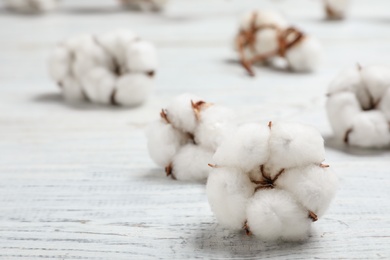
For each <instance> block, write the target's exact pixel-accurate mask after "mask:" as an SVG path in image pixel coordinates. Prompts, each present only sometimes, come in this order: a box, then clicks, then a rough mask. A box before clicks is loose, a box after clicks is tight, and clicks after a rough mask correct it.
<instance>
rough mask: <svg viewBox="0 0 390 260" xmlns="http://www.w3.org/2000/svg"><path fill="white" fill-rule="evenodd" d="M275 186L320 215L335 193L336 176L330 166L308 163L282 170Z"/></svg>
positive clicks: (336, 185) (336, 186)
mask: <svg viewBox="0 0 390 260" xmlns="http://www.w3.org/2000/svg"><path fill="white" fill-rule="evenodd" d="M276 186H277V187H278V188H279V189H283V190H285V191H288V192H290V193H291V194H292V195H293V197H294V198H295V200H296V201H298V202H300V203H301V204H302V205H303V206H304V207H305V208H306V209H308V210H310V211H312V212H314V213H315V214H316V215H317V216H318V217H321V216H323V215H324V213H325V211H326V210H327V209H328V207H329V205H330V203H331V201H332V200H333V198H334V196H335V194H336V191H337V188H338V178H337V176H336V174H335V173H334V172H333V171H332V170H331V168H322V167H320V166H318V165H310V166H307V167H300V168H294V169H290V170H286V171H284V172H283V174H281V175H280V177H279V178H278V179H277V180H276Z"/></svg>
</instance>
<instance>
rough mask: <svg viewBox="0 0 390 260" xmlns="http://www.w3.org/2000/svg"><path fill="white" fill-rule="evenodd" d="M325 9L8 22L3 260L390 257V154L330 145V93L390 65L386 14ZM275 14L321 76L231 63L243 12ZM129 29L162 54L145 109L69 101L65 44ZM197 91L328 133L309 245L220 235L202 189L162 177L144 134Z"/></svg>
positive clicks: (246, 117) (3, 19) (291, 0)
mask: <svg viewBox="0 0 390 260" xmlns="http://www.w3.org/2000/svg"><path fill="white" fill-rule="evenodd" d="M319 2H320V1H308V0H288V1H287V0H284V1H283V0H279V1H251V0H243V1H241V0H240V1H238V0H231V1H224V0H207V1H206V0H205V1H196V0H192V1H190V0H185V1H184V0H172V1H171V2H170V5H169V7H168V9H167V10H166V12H165V13H163V14H161V15H158V14H143V13H132V12H127V11H123V10H120V9H119V8H118V7H117V6H115V3H114V1H112V2H110V1H107V0H104V1H103V0H99V1H76V0H67V1H63V3H64V5H63V9H62V10H59V11H58V12H56V13H52V14H48V15H45V16H38V17H36V16H20V15H13V14H10V13H7V12H6V11H4V10H2V11H1V13H0V91H1V95H0V259H38V258H47V259H148V258H152V259H155V258H162V259H185V258H187V259H194V258H209V259H224V258H228V259H242V258H248V259H259V258H262V259H270V258H275V259H286V258H288V259H302V258H309V259H375V258H382V259H389V258H390V189H389V186H390V152H389V151H388V150H387V151H386V150H359V149H352V148H346V147H344V146H343V145H342V144H339V143H337V142H335V141H334V140H333V139H332V138H331V129H330V126H329V124H328V122H327V118H326V113H325V109H324V102H325V95H324V94H325V92H326V86H327V84H328V82H329V81H330V80H331V79H332V78H333V77H334V76H335V74H336V73H337V72H338V71H339V70H340V69H342V68H343V67H345V66H351V65H353V64H354V63H355V62H360V63H361V64H372V63H385V64H389V63H390V61H389V57H390V56H389V55H390V37H389V35H390V26H389V24H390V11H389V10H390V3H389V2H388V1H387V0H373V1H363V0H355V1H351V2H353V3H352V4H353V5H352V8H351V14H350V16H349V18H348V20H346V21H344V22H341V23H338V22H325V21H323V20H322V17H323V14H322V13H321V8H320V4H319ZM269 7H272V8H274V9H277V10H279V11H281V12H282V13H284V14H285V15H286V16H287V18H288V19H289V20H290V21H291V22H292V23H293V24H295V25H298V26H301V27H302V28H304V30H305V31H307V32H309V33H312V34H314V35H315V36H317V37H318V38H319V39H320V40H321V41H322V43H323V45H324V52H325V56H326V59H325V61H324V63H323V66H322V67H321V69H320V70H319V71H318V72H317V73H314V74H292V73H288V72H282V71H275V70H272V69H268V68H256V73H257V77H256V78H249V77H247V76H246V75H245V71H244V70H243V69H242V68H241V67H240V66H237V64H236V63H235V62H234V59H235V58H236V55H235V53H234V51H233V50H232V48H231V39H232V37H233V36H234V33H235V31H236V28H237V20H238V18H239V15H240V14H241V13H242V12H244V11H246V10H251V9H254V8H269ZM117 27H120V28H121V27H122V28H123V27H124V28H130V29H133V30H135V31H137V32H139V34H140V35H141V36H142V37H144V38H147V39H150V40H153V41H154V42H155V43H156V45H157V47H158V48H159V56H160V60H161V68H160V69H159V71H158V73H157V82H156V86H155V93H154V95H153V96H152V97H151V99H150V100H149V101H148V102H147V104H145V105H144V106H142V107H139V108H136V109H123V108H111V107H102V106H95V105H91V104H67V103H65V102H64V101H63V100H62V98H61V96H60V95H59V90H58V89H57V87H56V86H55V84H53V82H51V81H50V79H49V78H48V76H47V72H46V67H45V66H46V59H47V54H48V51H49V50H50V48H52V46H53V45H54V44H55V43H56V42H58V41H60V40H61V39H63V38H66V37H68V36H69V35H72V34H75V33H80V32H86V31H93V32H101V31H107V30H111V29H114V28H117ZM182 92H194V93H196V94H198V95H200V96H203V97H205V99H207V100H210V101H212V102H215V103H221V104H224V105H226V106H230V107H232V108H234V109H236V111H237V113H238V114H239V115H240V116H239V120H240V121H241V122H245V121H251V120H257V121H260V120H262V121H265V122H266V121H267V120H276V119H288V120H294V121H300V122H305V123H308V124H312V125H314V126H316V127H317V128H318V129H319V130H320V131H321V132H322V133H323V134H324V136H325V138H326V145H327V161H326V162H327V163H329V164H330V165H331V167H334V168H335V170H336V171H337V172H338V174H339V176H340V179H341V187H340V192H339V193H338V195H337V197H336V199H335V201H334V203H333V205H332V206H331V208H330V210H329V212H328V214H327V215H326V216H325V217H324V218H322V219H320V220H319V221H318V222H316V223H315V224H314V225H313V232H312V235H311V238H310V239H309V240H308V241H307V242H304V243H294V244H291V243H264V242H261V241H258V240H256V239H255V238H253V237H247V236H245V235H244V233H243V232H242V233H235V232H230V231H228V230H226V229H223V228H221V227H220V226H218V225H217V224H216V221H215V219H214V217H213V215H212V213H211V211H210V209H209V206H208V203H207V198H206V196H205V187H204V185H203V184H197V183H195V184H194V183H183V182H176V181H172V180H170V179H168V178H166V177H164V173H163V170H162V169H159V168H157V167H156V166H155V165H154V164H153V162H152V161H151V160H150V159H149V156H148V154H147V150H146V139H145V136H144V129H145V126H146V125H147V123H148V122H150V121H151V120H154V119H155V118H157V117H158V113H159V109H160V108H161V107H163V106H164V105H165V104H167V102H168V101H169V98H171V97H172V96H173V95H177V94H179V93H182Z"/></svg>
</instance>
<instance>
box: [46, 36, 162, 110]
mask: <svg viewBox="0 0 390 260" xmlns="http://www.w3.org/2000/svg"><path fill="white" fill-rule="evenodd" d="M156 68H157V57H156V51H155V48H154V46H153V45H152V44H151V43H150V42H148V41H145V40H141V39H139V38H138V37H137V36H136V35H135V34H134V33H132V32H130V31H125V30H117V31H112V32H109V33H105V34H101V35H90V34H85V35H79V36H76V37H73V38H70V39H68V40H66V41H64V42H62V43H60V44H58V45H57V46H56V48H55V49H54V50H53V52H52V53H51V55H50V57H49V73H50V75H51V77H52V78H53V80H54V81H56V82H57V84H58V85H59V86H60V87H61V90H62V93H63V95H64V97H65V99H67V100H70V101H77V100H84V99H86V100H89V101H91V102H93V103H99V104H112V105H125V106H136V105H139V104H141V103H142V102H144V101H145V100H146V98H147V96H148V95H149V93H150V92H151V89H152V86H153V76H154V73H155V70H156Z"/></svg>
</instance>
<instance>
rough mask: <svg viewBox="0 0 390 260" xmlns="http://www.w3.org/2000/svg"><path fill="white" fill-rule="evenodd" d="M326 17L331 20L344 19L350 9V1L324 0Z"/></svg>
mask: <svg viewBox="0 0 390 260" xmlns="http://www.w3.org/2000/svg"><path fill="white" fill-rule="evenodd" d="M323 2H324V8H325V11H326V16H327V18H328V19H330V20H341V19H344V18H345V16H346V13H347V11H348V7H349V0H323Z"/></svg>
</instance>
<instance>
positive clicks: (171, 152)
mask: <svg viewBox="0 0 390 260" xmlns="http://www.w3.org/2000/svg"><path fill="white" fill-rule="evenodd" d="M146 137H147V139H148V143H147V146H148V152H149V155H150V157H151V158H152V160H153V161H154V162H155V163H156V164H157V165H159V166H161V167H166V166H168V165H170V164H171V163H172V160H173V157H174V156H175V154H176V153H177V152H178V150H179V149H180V147H181V146H183V145H184V144H186V143H188V142H189V141H190V138H189V136H188V135H187V134H185V133H182V132H180V131H179V130H177V129H175V128H173V127H172V125H171V124H167V123H166V122H165V121H164V120H163V119H160V120H158V121H155V122H153V123H151V124H150V125H149V126H148V128H147V130H146Z"/></svg>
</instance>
